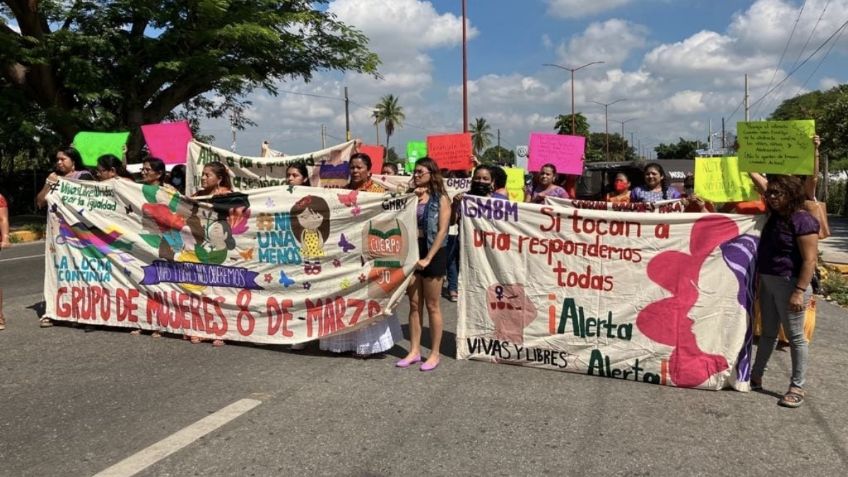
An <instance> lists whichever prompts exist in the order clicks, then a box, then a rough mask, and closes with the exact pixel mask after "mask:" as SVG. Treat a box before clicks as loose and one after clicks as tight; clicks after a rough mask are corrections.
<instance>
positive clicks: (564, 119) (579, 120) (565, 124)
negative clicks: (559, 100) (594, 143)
mask: <svg viewBox="0 0 848 477" xmlns="http://www.w3.org/2000/svg"><path fill="white" fill-rule="evenodd" d="M574 128H575V135H576V136H583V137H589V121H587V120H586V116H583V113H576V114H575V115H574ZM554 130H556V132H557V134H571V115H570V114H560V115H558V116H557V118H556V124H554Z"/></svg>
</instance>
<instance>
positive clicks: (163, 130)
mask: <svg viewBox="0 0 848 477" xmlns="http://www.w3.org/2000/svg"><path fill="white" fill-rule="evenodd" d="M141 133H142V134H143V135H144V141H145V142H146V143H147V149H148V150H149V151H150V155H151V156H153V157H158V158H159V159H162V160H163V161H165V164H185V162H186V147H187V146H188V143H189V142H190V141H191V137H192V136H191V129H189V127H188V122H186V121H178V122H175V123H159V124H145V125H143V126H141Z"/></svg>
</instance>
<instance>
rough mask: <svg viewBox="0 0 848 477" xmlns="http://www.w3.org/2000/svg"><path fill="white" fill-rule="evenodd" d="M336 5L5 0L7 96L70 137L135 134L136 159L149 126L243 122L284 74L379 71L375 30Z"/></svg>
mask: <svg viewBox="0 0 848 477" xmlns="http://www.w3.org/2000/svg"><path fill="white" fill-rule="evenodd" d="M326 3H327V0H318V1H309V0H289V1H287V2H279V1H272V0H253V1H249V2H246V1H233V0H229V1H228V0H196V1H192V2H173V1H168V0H135V1H127V0H112V1H107V0H101V1H96V2H95V1H85V2H83V1H76V2H67V1H59V0H45V1H36V0H2V3H0V78H2V84H0V94H4V95H9V94H13V95H23V97H24V98H25V99H26V107H27V110H26V111H25V112H24V113H25V114H26V115H29V116H40V117H41V118H42V121H43V124H40V126H41V127H44V128H46V129H48V130H50V131H53V132H55V133H57V134H58V135H59V136H60V137H61V138H62V140H63V141H64V142H65V143H68V142H70V140H71V139H72V138H73V136H74V135H75V134H76V133H77V132H78V131H80V130H84V129H86V130H101V131H108V130H128V131H130V132H131V136H130V144H129V151H128V153H129V156H130V157H131V158H134V157H136V156H137V155H138V154H139V152H140V149H141V144H142V139H141V134H140V130H139V126H140V125H142V124H146V123H156V122H160V121H162V120H163V119H166V118H169V117H173V116H174V115H178V114H185V115H188V116H190V117H191V116H192V115H194V116H195V117H220V116H225V115H226V116H230V117H231V119H232V121H233V122H234V123H235V124H236V125H237V126H242V127H243V125H244V124H246V123H247V120H246V119H245V118H244V116H243V115H241V113H242V112H243V108H244V107H245V106H246V105H247V104H249V103H245V102H243V98H244V96H245V95H247V94H248V93H250V92H251V91H253V90H255V89H256V88H262V89H264V90H266V91H268V92H269V93H271V94H275V93H276V91H277V89H276V82H277V81H281V80H285V79H293V78H302V79H304V80H307V81H308V80H309V79H310V78H311V77H312V74H313V72H314V71H316V70H319V69H335V70H353V71H357V72H364V73H371V74H375V73H376V68H377V65H378V63H379V60H378V59H377V57H376V55H374V54H373V53H371V52H369V51H368V49H367V47H366V44H367V39H366V37H365V36H364V35H363V34H362V33H360V32H359V31H357V30H355V29H353V28H351V27H349V26H347V25H345V24H343V23H341V22H339V21H337V20H336V19H335V17H334V16H333V15H332V14H331V13H329V12H327V11H326V8H321V7H322V5H320V4H326ZM9 20H13V21H14V22H15V23H17V25H18V27H19V29H20V33H18V32H17V31H15V30H13V29H12V28H11V27H10V26H9V25H8V21H9ZM180 108H182V109H181V110H180V111H181V112H177V113H175V111H176V110H178V109H180ZM2 139H3V138H0V142H2Z"/></svg>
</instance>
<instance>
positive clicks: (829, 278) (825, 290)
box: [821, 268, 848, 306]
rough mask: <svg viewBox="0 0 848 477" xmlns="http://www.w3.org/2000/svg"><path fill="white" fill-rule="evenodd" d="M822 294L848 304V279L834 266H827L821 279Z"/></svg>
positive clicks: (845, 304)
mask: <svg viewBox="0 0 848 477" xmlns="http://www.w3.org/2000/svg"><path fill="white" fill-rule="evenodd" d="M821 291H822V294H823V295H824V296H826V297H828V298H830V299H832V300H834V301H836V302H837V303H839V304H840V305H842V306H848V279H846V278H845V276H844V275H842V274H841V273H839V271H838V270H836V269H834V268H825V269H824V272H823V273H822V281H821Z"/></svg>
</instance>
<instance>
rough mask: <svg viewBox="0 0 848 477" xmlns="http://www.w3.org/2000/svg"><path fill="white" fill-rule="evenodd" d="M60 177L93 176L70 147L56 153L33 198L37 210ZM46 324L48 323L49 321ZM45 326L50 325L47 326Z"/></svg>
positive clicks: (88, 179) (44, 203)
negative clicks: (51, 167) (51, 169)
mask: <svg viewBox="0 0 848 477" xmlns="http://www.w3.org/2000/svg"><path fill="white" fill-rule="evenodd" d="M60 177H64V178H65V179H78V180H81V181H93V180H94V176H92V175H91V173H90V172H88V171H87V170H86V169H85V166H84V165H83V163H82V156H81V155H80V153H79V151H77V150H76V149H74V148H72V147H68V148H65V149H62V150H60V151H58V152H56V165H55V168H54V169H53V172H51V173H50V175H49V176H47V179H46V180H45V181H44V187H42V188H41V192H39V193H38V195H37V196H36V197H35V203H36V205H38V207H39V208H42V207H46V206H47V194H48V193H50V189H51V188H52V187H53V186H54V185H56V184H58V183H59V178H60ZM45 319H46V318H45ZM44 323H45V322H44V321H42V324H44ZM47 323H49V320H48V321H47ZM47 326H52V325H50V324H48V325H47Z"/></svg>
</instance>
